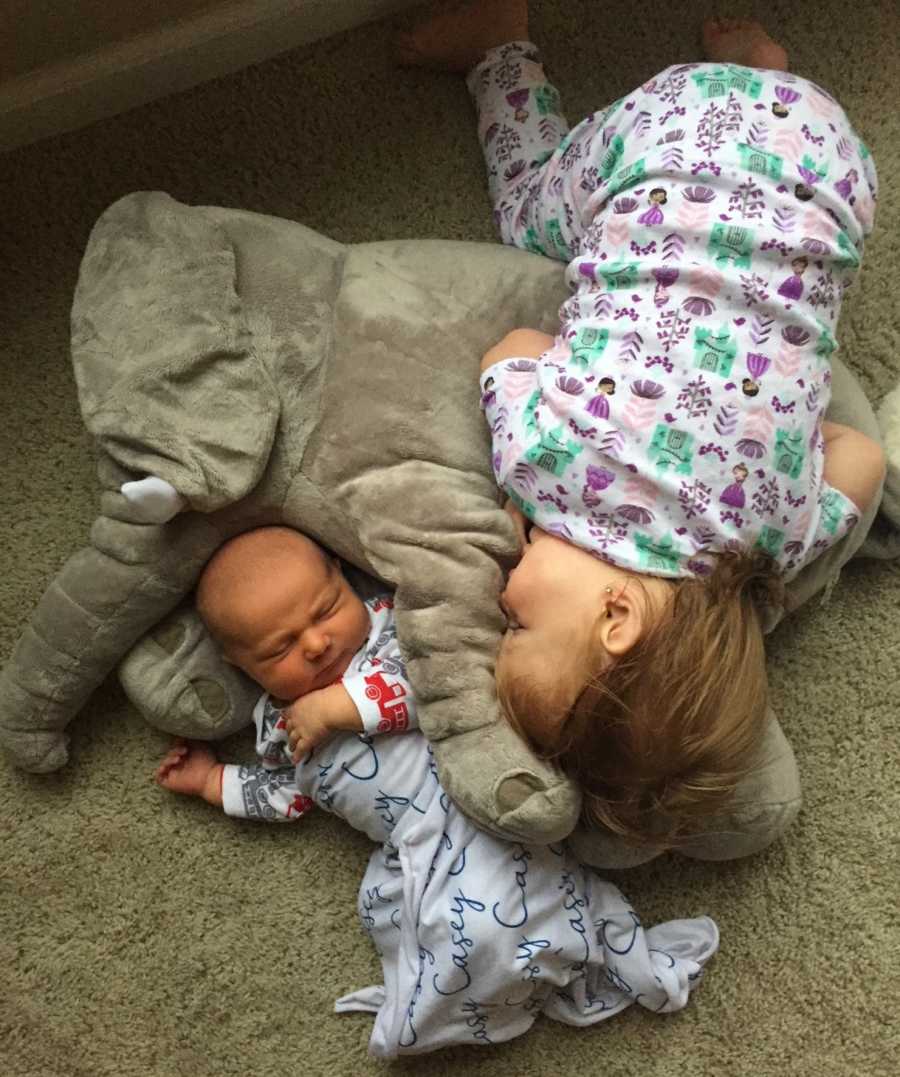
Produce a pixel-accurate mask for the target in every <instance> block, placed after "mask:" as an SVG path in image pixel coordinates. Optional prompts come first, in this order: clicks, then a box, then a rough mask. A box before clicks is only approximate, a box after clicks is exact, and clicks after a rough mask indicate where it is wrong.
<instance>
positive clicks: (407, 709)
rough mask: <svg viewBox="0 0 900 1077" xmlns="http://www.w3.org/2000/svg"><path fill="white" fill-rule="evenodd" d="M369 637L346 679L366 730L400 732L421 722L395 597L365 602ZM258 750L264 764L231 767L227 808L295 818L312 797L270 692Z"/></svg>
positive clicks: (257, 712) (256, 713) (226, 775)
mask: <svg viewBox="0 0 900 1077" xmlns="http://www.w3.org/2000/svg"><path fill="white" fill-rule="evenodd" d="M364 602H365V607H366V610H367V611H368V614H369V635H368V637H367V639H366V641H365V643H364V644H363V645H362V647H360V649H359V650H358V651H357V652H356V654H355V655H354V656H353V658H352V660H351V662H350V665H349V666H348V667H347V669H346V671H345V672H344V674H343V676H342V677H341V684H343V686H344V688H346V689H347V692H348V694H349V695H350V698H351V699H352V700H353V702H354V703H355V704H356V709H357V710H358V711H359V716H360V718H361V719H362V724H363V729H364V730H365V731H366V733H399V732H403V731H404V730H407V729H414V728H416V726H418V724H419V722H418V717H417V715H416V702H415V697H414V696H413V691H412V686H411V685H410V683H409V679H408V678H407V676H406V664H405V662H404V660H403V656H402V655H401V654H400V648H399V646H398V644H397V627H396V624H395V622H394V600H393V598H391V597H390V596H389V595H376V596H373V597H372V598H367V599H365V600H364ZM253 721H254V724H255V725H256V754H257V755H258V756H259V758H260V759H261V761H262V765H261V766H255V767H244V766H231V765H229V766H226V767H225V768H224V772H223V774H222V807H223V808H224V810H225V812H226V814H227V815H234V816H237V817H238V818H241V819H258V820H266V821H272V822H292V821H293V820H294V819H299V818H300V816H301V815H305V814H306V812H308V811H309V810H310V808H311V807H312V806H313V804H312V801H311V800H310V799H309V797H308V796H306V795H305V794H304V793H303V792H302V791H301V790H300V789H299V788H298V787H297V782H296V780H295V778H296V775H295V767H294V764H293V762H292V761H291V753H290V748H289V746H288V732H287V726H286V725H285V723H284V720H283V718H282V717H281V712H280V711H279V710H278V708H277V707H276V706H275V704H274V703H273V702H272V699H271V697H270V696H269V695H268V694H264V695H263V696H261V697H260V699H259V701H258V702H257V704H256V707H255V708H254V710H253Z"/></svg>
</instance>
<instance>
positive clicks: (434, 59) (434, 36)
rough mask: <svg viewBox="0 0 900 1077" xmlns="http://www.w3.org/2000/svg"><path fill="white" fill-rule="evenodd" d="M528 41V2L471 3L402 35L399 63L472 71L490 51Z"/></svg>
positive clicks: (473, 0)
mask: <svg viewBox="0 0 900 1077" xmlns="http://www.w3.org/2000/svg"><path fill="white" fill-rule="evenodd" d="M527 37H528V0H469V2H468V3H464V4H453V5H452V6H451V7H449V8H447V9H444V10H441V11H438V12H437V13H436V14H435V15H432V16H431V18H429V19H426V20H425V21H424V22H422V23H420V24H419V25H418V26H417V27H416V28H415V29H414V30H413V31H412V32H411V33H408V34H398V35H397V39H396V42H395V55H396V57H397V61H398V62H399V63H401V64H404V65H407V66H410V67H436V68H438V69H440V70H442V71H468V70H469V68H471V67H474V66H475V64H477V63H478V61H479V60H480V59H481V57H482V56H483V55H484V54H485V52H487V50H488V49H492V48H494V47H495V46H496V45H505V44H506V43H507V42H508V41H522V40H524V39H527Z"/></svg>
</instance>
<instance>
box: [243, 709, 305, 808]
mask: <svg viewBox="0 0 900 1077" xmlns="http://www.w3.org/2000/svg"><path fill="white" fill-rule="evenodd" d="M253 723H254V725H255V726H256V752H257V755H258V756H259V758H260V759H261V760H262V765H261V766H260V765H258V766H253V767H247V766H234V765H232V764H226V765H225V766H224V767H223V770H222V808H223V809H224V811H225V814H226V815H232V816H235V817H236V818H238V819H257V820H260V821H262V822H274V823H292V822H293V821H294V820H295V819H299V818H300V816H301V815H305V814H306V813H307V812H308V811H309V810H310V808H312V807H313V801H312V800H311V799H310V798H309V797H308V796H306V795H305V794H303V793H301V792H300V789H299V788H298V785H297V779H296V768H295V767H294V765H293V764H291V763H289V762H288V760H289V758H290V757H289V755H288V754H287V742H288V736H287V729H286V727H285V724H284V720H283V718H282V717H281V711H280V710H278V708H277V707H276V706H275V705H274V703H273V702H272V700H271V698H270V697H269V696H268V695H263V696H261V697H260V699H259V701H258V702H257V704H256V707H255V708H254V710H253Z"/></svg>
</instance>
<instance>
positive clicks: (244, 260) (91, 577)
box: [0, 192, 877, 867]
mask: <svg viewBox="0 0 900 1077" xmlns="http://www.w3.org/2000/svg"><path fill="white" fill-rule="evenodd" d="M562 297H563V292H562V275H561V272H560V269H559V267H558V266H556V265H555V264H553V263H552V262H549V261H547V260H545V259H541V258H538V257H535V256H533V255H529V254H525V253H522V252H520V251H514V250H510V249H507V248H502V247H500V246H493V245H484V244H459V243H451V242H445V243H441V242H416V241H406V242H398V243H390V242H383V243H373V244H361V245H358V246H350V247H346V246H343V245H341V244H338V243H335V242H333V241H331V240H329V239H326V238H325V237H323V236H321V235H319V234H317V233H315V232H312V231H311V230H310V229H307V228H304V227H303V226H301V225H298V224H294V223H291V222H287V221H281V220H278V219H275V218H267V217H262V216H259V215H256V214H250V213H242V212H240V211H237V210H226V209H217V208H211V207H190V206H185V205H183V204H181V203H178V202H176V201H175V200H174V199H172V198H170V197H169V196H168V195H165V194H163V193H161V192H143V193H138V194H134V195H130V196H127V197H126V198H123V199H121V200H120V201H119V202H117V203H116V204H114V205H113V206H111V207H110V208H109V209H108V210H107V211H106V212H105V213H104V214H103V215H102V216H101V218H100V220H99V221H98V223H97V225H96V226H95V228H94V230H93V232H92V234H91V238H90V241H89V243H88V246H87V249H86V252H85V255H84V258H83V261H82V265H81V271H80V274H79V280H78V286H77V289H76V293H75V299H74V303H73V310H72V355H73V361H74V366H75V376H76V382H77V385H78V393H79V399H80V403H81V407H82V411H83V414H84V419H85V423H86V425H87V427H88V429H89V430H90V432H91V433H92V435H93V436H94V438H95V441H96V445H97V449H98V452H99V454H100V473H101V481H102V483H103V485H104V494H103V499H102V503H101V507H102V511H101V515H100V517H99V519H98V520H97V522H96V524H95V526H94V530H93V533H92V541H93V545H92V547H89V548H88V549H86V550H84V551H82V552H81V553H80V554H77V555H76V556H75V557H74V558H73V559H72V560H71V561H70V562H69V564H68V565H67V566H66V567H65V568H64V569H63V570H62V572H61V573H60V575H59V577H58V578H57V579H56V580H55V581H54V582H53V584H52V585H51V587H50V589H49V590H48V592H47V594H46V595H45V597H44V599H43V600H42V603H41V605H40V606H39V608H38V610H37V611H36V614H35V617H34V618H33V620H32V624H31V626H30V627H29V628H28V629H27V630H26V633H25V635H24V637H23V639H22V641H21V643H20V645H19V647H18V648H17V650H16V652H15V653H14V655H13V657H12V660H11V662H10V664H9V665H8V667H7V669H6V670H5V671H4V674H3V677H4V680H3V682H2V685H0V713H2V718H3V725H2V727H0V734H2V736H3V743H4V746H5V747H6V749H7V751H8V752H9V753H10V754H11V755H12V757H13V758H14V759H15V760H16V761H17V762H18V763H19V764H20V765H21V766H24V767H26V768H28V769H33V770H43V771H45V770H49V769H53V768H55V767H57V766H59V765H61V763H62V762H64V760H65V750H66V749H65V735H64V733H63V728H64V726H65V724H66V722H67V721H68V720H69V718H71V717H72V715H73V714H74V712H75V710H77V708H78V706H79V705H80V703H81V702H82V701H83V699H84V697H85V694H86V692H89V691H90V690H92V689H93V688H94V687H96V685H97V684H98V683H99V681H100V680H101V679H102V677H103V676H105V674H106V673H107V672H109V670H110V669H111V668H112V667H113V666H114V665H115V664H116V662H118V660H119V659H121V658H122V657H123V656H125V655H127V654H128V652H129V649H131V654H130V655H129V656H128V657H127V658H126V659H125V661H124V662H123V663H122V674H121V675H122V681H123V684H124V686H125V688H126V691H127V692H128V695H129V697H130V699H131V700H132V702H133V703H134V704H135V705H136V706H137V707H138V709H139V710H140V711H141V712H142V713H143V714H144V715H145V716H146V717H147V718H148V720H149V721H151V722H152V723H153V724H155V725H157V726H158V727H159V728H161V729H165V730H167V731H169V732H173V733H178V734H182V735H186V736H203V737H208V738H220V737H222V736H225V735H227V734H228V733H231V732H234V731H235V730H236V729H237V728H239V727H240V726H241V725H243V724H245V723H246V721H247V717H248V715H249V713H250V710H251V708H252V700H253V697H254V695H255V688H254V686H252V685H251V684H250V683H249V682H248V681H247V680H246V678H244V677H243V676H242V675H240V674H238V673H237V672H235V671H233V670H229V668H228V667H227V666H226V665H225V663H223V662H222V661H221V660H220V659H219V658H218V655H217V654H216V653H215V650H214V648H213V647H212V646H211V644H210V641H209V640H208V639H206V638H205V633H204V631H203V629H202V626H201V625H200V624H199V621H198V619H197V617H196V614H195V613H194V612H193V610H192V609H191V608H190V604H189V603H188V605H187V606H184V605H182V606H180V607H179V609H178V610H177V611H176V612H175V614H174V615H173V616H172V617H170V618H169V619H168V620H162V619H163V618H165V617H166V615H167V614H169V612H170V611H171V610H172V608H173V606H175V605H176V603H178V602H179V601H180V600H181V599H183V597H184V596H185V595H186V594H187V593H188V592H189V590H190V588H191V587H192V585H193V583H194V582H195V580H196V577H197V575H198V573H199V570H200V568H201V567H202V564H203V563H204V561H205V560H206V558H207V557H208V556H209V555H210V554H211V553H212V552H213V551H214V550H215V549H216V547H217V546H218V545H220V544H221V542H222V541H224V540H225V539H226V538H227V537H229V536H230V535H233V534H235V533H237V532H239V531H242V530H246V529H247V528H249V527H253V526H257V525H259V524H263V523H286V524H288V525H290V526H293V527H296V528H298V529H300V530H303V531H305V532H307V533H308V534H310V535H311V536H313V537H314V538H316V539H317V540H318V541H319V542H321V543H323V544H324V545H326V546H328V547H330V548H331V549H332V550H334V551H335V552H337V553H338V554H340V555H341V556H342V557H343V558H345V559H346V560H347V561H348V562H350V563H352V564H353V565H355V566H356V567H357V568H359V569H361V570H363V571H364V572H366V573H368V574H369V575H370V576H372V577H376V578H378V579H381V580H383V581H385V582H386V583H387V584H388V585H389V586H391V587H392V588H395V589H396V610H397V623H398V631H399V634H400V638H401V640H402V642H403V646H404V648H405V651H406V654H407V657H408V660H409V672H410V677H411V680H412V682H413V685H414V688H415V690H416V693H417V696H418V699H419V703H420V706H421V722H422V728H423V730H424V731H425V733H426V735H427V736H428V737H429V739H430V740H431V741H432V743H433V744H434V747H435V755H436V759H437V763H438V767H439V770H440V773H441V778H442V781H443V783H444V785H445V787H446V789H447V791H448V792H449V793H450V795H451V796H452V797H453V798H454V799H455V800H456V801H457V802H458V803H459V804H460V806H461V807H463V809H464V810H465V811H467V812H468V813H469V814H470V815H472V816H473V817H474V818H475V819H476V820H477V821H478V822H479V823H481V825H483V826H485V827H487V828H489V829H492V830H495V831H497V832H499V833H502V834H505V835H507V836H509V837H512V838H524V839H527V840H530V841H552V840H558V839H560V838H563V837H566V836H567V835H569V834H570V833H571V832H572V830H573V828H574V827H575V824H576V820H577V815H578V808H579V794H578V790H577V789H576V788H575V787H574V786H573V785H572V783H571V782H569V781H568V780H566V779H565V778H563V777H562V776H561V775H560V774H559V773H558V772H557V771H556V770H554V769H553V768H552V767H551V766H549V765H548V764H546V763H543V762H542V761H540V760H539V759H537V758H536V757H535V756H534V755H533V753H532V752H531V751H530V750H529V749H528V748H527V747H526V746H525V745H524V744H523V743H522V742H521V741H520V740H519V739H518V737H516V736H515V735H514V734H513V732H512V730H511V729H510V728H509V727H508V726H506V724H505V723H504V722H503V721H502V720H500V719H499V718H498V713H497V705H496V698H495V694H494V685H493V656H494V653H495V651H496V647H497V643H498V640H499V633H500V631H501V629H502V623H503V622H502V617H501V614H500V612H499V609H498V606H497V596H498V593H499V590H500V587H501V583H502V568H503V566H504V564H509V562H510V559H511V557H512V556H513V555H514V546H513V543H512V528H511V526H510V524H509V521H508V519H507V518H506V516H505V514H504V513H503V512H502V511H501V510H500V509H499V507H498V492H497V490H496V487H495V484H494V482H493V479H492V476H491V470H490V463H489V455H490V454H489V445H490V442H489V436H488V432H487V429H486V425H485V423H484V421H483V418H482V416H481V414H480V410H479V406H478V386H477V371H478V360H479V357H480V355H481V354H482V353H483V351H484V350H485V349H486V348H487V347H488V346H489V345H490V343H491V342H492V341H494V340H496V339H498V338H499V337H500V336H502V334H503V333H504V332H505V331H506V330H507V329H509V328H511V327H512V326H514V325H517V324H528V323H530V324H535V323H537V324H540V325H542V326H552V324H553V318H554V316H555V312H556V309H557V307H558V305H559V302H560V301H561V299H562ZM498 312H502V315H501V314H499V313H498ZM835 378H836V389H837V392H836V403H835V409H836V410H835V411H834V412H833V414H835V417H838V416H839V415H840V417H842V418H843V419H844V420H845V421H850V422H851V423H852V424H853V425H855V426H857V427H859V428H861V429H865V430H868V431H869V432H870V433H873V434H874V436H877V427H876V424H875V419H874V416H873V415H872V412H871V409H870V408H869V407H868V405H867V403H866V401H865V399H864V397H863V396H862V394H861V392H860V390H859V389H858V386H856V384H855V382H854V380H853V379H852V377H851V376H850V375H849V374H848V373H847V372H846V371H845V370H844V369H843V368H842V367H841V366H840V364H837V366H836V372H835ZM145 474H151V475H156V476H158V477H160V478H163V479H165V480H166V481H168V482H170V483H171V484H172V485H173V486H174V487H175V488H176V489H177V490H178V491H179V492H180V493H181V494H183V496H185V497H186V498H187V499H188V501H189V503H190V509H191V511H188V512H185V513H183V514H181V515H179V516H178V517H176V518H175V520H173V521H172V522H171V523H169V524H166V525H162V526H158V525H148V524H146V523H142V522H141V521H140V520H139V519H138V518H137V516H136V514H135V512H134V510H133V509H132V507H131V506H130V505H129V504H128V502H126V500H125V499H124V498H123V497H122V496H121V495H120V494H119V492H118V490H119V486H120V484H121V482H122V481H123V480H124V479H126V478H134V477H139V476H143V475H145ZM874 511H875V506H874V505H873V508H872V510H871V511H870V513H869V514H868V517H867V519H866V520H864V521H861V524H860V526H859V527H858V528H857V529H856V531H855V532H854V533H853V535H851V536H849V537H848V538H847V539H846V540H844V542H843V543H842V544H841V545H840V546H839V547H837V548H835V549H834V550H832V551H830V552H829V554H828V555H827V556H826V557H823V558H822V559H820V561H819V562H817V563H816V564H814V565H813V566H811V568H810V569H809V570H807V572H806V573H805V574H804V575H803V576H801V577H800V579H799V580H798V581H797V583H796V584H795V585H794V586H793V588H792V592H793V601H794V604H799V602H801V601H804V600H805V599H806V598H808V597H809V596H810V595H811V594H813V593H814V592H816V591H818V590H820V589H821V588H822V587H827V586H828V585H829V584H830V583H831V581H832V580H833V579H834V578H836V574H837V572H838V571H839V568H840V565H841V564H842V563H843V561H845V560H846V559H847V558H848V557H849V556H851V555H852V554H853V553H854V552H855V550H856V549H857V548H858V546H859V544H860V543H861V542H862V540H863V539H864V537H865V535H866V533H867V531H868V528H869V525H870V524H871V518H872V516H873V515H874ZM781 612H782V611H780V610H775V611H772V616H771V623H772V626H774V624H775V623H777V620H778V619H779V617H780V615H781ZM160 622H161V623H160ZM148 630H149V631H148ZM134 644H136V646H134V647H133V648H132V645H134ZM799 806H800V790H799V780H798V776H797V771H796V764H795V762H794V759H793V755H792V752H791V749H790V745H789V744H788V743H787V741H786V739H785V738H784V736H783V734H782V733H781V730H780V727H779V726H778V723H777V721H776V720H775V718H774V715H773V717H772V721H771V723H770V728H769V734H768V736H767V738H766V740H765V742H764V744H763V745H762V748H761V752H760V757H759V761H758V765H757V766H756V767H755V769H754V770H753V772H752V774H751V775H750V777H749V778H748V779H747V780H746V782H745V783H744V787H743V788H742V789H741V790H739V793H738V796H737V797H736V798H735V802H734V804H733V806H732V808H731V810H730V811H728V812H727V813H725V814H724V815H722V816H719V817H717V818H715V819H711V820H709V822H708V825H707V826H706V827H705V828H704V830H703V832H702V833H700V834H698V835H697V836H696V837H695V839H693V841H692V842H691V844H690V845H689V846H688V847H687V848H686V850H685V851H686V852H688V853H689V854H690V855H694V856H699V857H701V858H709V859H720V858H729V857H733V856H737V855H746V854H747V853H749V852H754V851H756V850H757V849H759V848H762V847H764V846H765V845H767V844H769V843H770V842H771V841H772V840H773V839H774V837H776V836H777V835H778V834H780V833H782V832H783V830H784V829H785V828H786V827H787V826H788V825H789V823H790V822H791V820H792V819H793V818H794V816H795V815H796V813H797V811H798V810H799ZM574 842H575V846H576V848H577V849H578V852H579V855H580V856H581V857H582V858H583V859H584V860H585V861H587V862H590V863H594V864H598V865H601V866H607V867H609V866H612V867H620V866H627V865H631V864H634V863H638V862H641V861H642V860H644V859H646V858H647V857H648V856H649V855H651V853H648V852H647V851H644V850H634V849H629V848H627V847H623V846H622V845H621V843H619V842H617V841H614V840H612V839H611V838H609V837H608V836H605V835H603V834H598V833H596V832H591V833H588V832H586V831H585V830H584V829H583V828H582V827H579V828H578V831H577V833H576V834H575V836H574Z"/></svg>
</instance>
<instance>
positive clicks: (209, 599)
mask: <svg viewBox="0 0 900 1077" xmlns="http://www.w3.org/2000/svg"><path fill="white" fill-rule="evenodd" d="M197 609H198V611H199V613H200V616H201V617H202V618H203V621H204V623H205V625H206V627H207V629H208V630H209V632H210V634H211V635H212V637H213V638H214V639H215V640H216V642H217V643H218V645H219V647H220V649H221V651H222V655H223V657H224V658H225V659H226V661H228V662H230V663H232V664H233V665H236V666H238V667H239V668H240V669H242V670H243V671H244V672H245V673H246V674H247V675H248V676H249V677H252V678H253V680H255V681H256V682H257V684H259V685H260V687H261V688H263V689H264V694H263V696H262V697H261V699H260V700H259V702H258V703H257V706H256V708H255V711H254V720H255V721H256V725H257V745H256V747H257V752H258V754H259V755H260V757H261V759H262V762H263V766H262V767H257V768H250V767H225V766H223V765H222V764H220V763H218V762H217V760H216V757H215V754H214V753H213V752H212V750H211V749H210V748H209V747H208V746H207V745H205V744H202V743H191V744H188V743H186V742H184V741H178V742H176V745H175V747H174V748H173V749H172V751H171V752H170V753H169V755H168V756H167V757H166V758H165V760H164V761H163V763H162V765H161V766H160V768H159V770H158V771H157V780H158V781H159V783H160V785H162V786H164V787H165V788H167V789H170V790H172V791H173V792H176V793H188V794H194V795H200V796H203V797H204V799H206V800H207V801H209V802H210V803H211V804H216V805H218V806H223V797H224V798H225V804H224V807H225V810H226V811H227V812H228V813H229V814H231V815H241V816H247V817H251V818H255V817H257V816H262V817H264V818H269V817H272V813H274V816H275V817H277V818H283V819H292V818H296V817H297V816H298V815H299V814H303V812H302V811H301V810H300V806H301V805H303V804H304V800H303V798H302V797H299V795H298V794H297V791H296V790H295V789H294V783H293V766H292V765H291V764H292V762H296V761H297V760H298V759H299V758H300V757H301V755H303V754H305V753H307V752H309V751H310V749H312V748H314V747H315V746H316V745H317V744H319V743H321V742H322V741H323V740H325V739H326V738H327V737H329V736H331V734H332V733H334V732H336V731H337V730H348V731H354V732H368V733H387V732H392V731H398V730H403V729H407V728H408V727H409V726H410V725H415V724H417V723H416V713H415V703H414V700H413V695H412V690H411V688H410V686H409V682H408V680H407V678H406V668H405V666H404V663H403V658H402V656H401V655H400V650H399V647H398V646H397V631H396V628H395V626H394V617H393V601H392V599H391V597H390V596H389V595H387V594H384V595H378V596H377V597H375V598H372V599H368V600H366V601H363V599H361V598H360V597H359V595H357V594H356V592H355V591H354V590H353V588H352V587H351V586H350V584H349V583H348V582H347V579H346V578H345V576H344V574H343V572H342V571H341V567H340V562H339V561H338V560H337V558H335V557H333V556H330V555H328V554H326V552H325V551H324V550H323V549H322V548H321V547H320V546H317V545H316V543H314V542H313V541H312V540H311V539H309V538H307V537H306V536H305V535H302V534H301V533H300V532H299V531H293V530H291V529H290V528H287V527H261V528H257V529H255V530H253V531H246V532H244V533H243V534H241V535H238V536H236V537H235V538H233V539H231V540H230V541H228V542H226V543H225V545H224V546H221V547H220V548H219V550H217V551H216V553H215V554H214V555H213V557H212V558H211V559H210V560H209V562H208V563H207V565H206V567H205V568H204V570H203V574H202V576H201V577H200V581H199V583H198V585H197Z"/></svg>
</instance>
